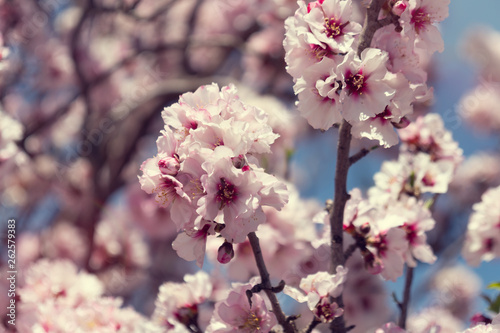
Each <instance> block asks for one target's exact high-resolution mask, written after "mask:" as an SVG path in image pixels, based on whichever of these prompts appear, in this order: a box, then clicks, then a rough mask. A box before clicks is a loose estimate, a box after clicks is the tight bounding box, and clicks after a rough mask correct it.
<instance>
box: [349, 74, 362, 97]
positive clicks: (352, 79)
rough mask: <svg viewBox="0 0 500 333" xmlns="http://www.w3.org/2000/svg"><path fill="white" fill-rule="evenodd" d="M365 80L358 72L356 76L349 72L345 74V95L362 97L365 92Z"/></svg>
mask: <svg viewBox="0 0 500 333" xmlns="http://www.w3.org/2000/svg"><path fill="white" fill-rule="evenodd" d="M365 79H366V77H365V76H364V75H363V74H362V72H361V71H360V72H358V73H357V74H352V73H351V72H347V73H346V79H345V84H346V89H347V94H348V95H349V96H350V95H352V94H355V95H358V96H359V95H362V94H363V93H364V92H366V84H365Z"/></svg>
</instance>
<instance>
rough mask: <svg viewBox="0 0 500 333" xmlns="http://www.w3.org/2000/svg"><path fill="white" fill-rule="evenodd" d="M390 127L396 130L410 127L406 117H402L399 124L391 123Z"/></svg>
mask: <svg viewBox="0 0 500 333" xmlns="http://www.w3.org/2000/svg"><path fill="white" fill-rule="evenodd" d="M392 125H393V126H394V127H396V128H399V129H401V128H405V127H408V125H410V120H409V119H408V118H406V117H403V118H401V120H400V121H399V123H392Z"/></svg>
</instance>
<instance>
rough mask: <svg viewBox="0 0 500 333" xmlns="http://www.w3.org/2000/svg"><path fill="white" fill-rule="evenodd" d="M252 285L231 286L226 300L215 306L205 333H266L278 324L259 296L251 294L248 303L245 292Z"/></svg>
mask: <svg viewBox="0 0 500 333" xmlns="http://www.w3.org/2000/svg"><path fill="white" fill-rule="evenodd" d="M252 287H253V286H252V284H233V289H232V290H231V291H230V292H229V295H228V296H227V298H226V299H225V300H223V301H220V302H217V303H216V304H215V311H214V315H213V317H212V320H211V321H210V324H209V326H208V327H207V329H206V332H207V333H223V332H236V333H253V332H262V333H267V332H269V331H271V329H272V328H273V327H274V326H276V325H277V324H278V322H277V320H276V317H275V316H274V314H273V313H272V312H270V311H269V310H268V309H267V306H266V303H265V302H264V299H263V298H262V297H261V296H260V295H259V294H256V293H254V294H252V305H251V306H250V304H249V303H248V298H247V294H246V291H247V290H250V289H252Z"/></svg>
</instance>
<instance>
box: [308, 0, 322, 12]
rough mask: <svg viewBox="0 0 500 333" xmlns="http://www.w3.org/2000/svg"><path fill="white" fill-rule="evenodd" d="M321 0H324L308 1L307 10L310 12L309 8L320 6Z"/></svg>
mask: <svg viewBox="0 0 500 333" xmlns="http://www.w3.org/2000/svg"><path fill="white" fill-rule="evenodd" d="M323 1H324V0H318V1H315V2H310V3H308V4H307V12H308V13H310V12H311V9H313V8H318V7H319V8H321V5H322V4H323Z"/></svg>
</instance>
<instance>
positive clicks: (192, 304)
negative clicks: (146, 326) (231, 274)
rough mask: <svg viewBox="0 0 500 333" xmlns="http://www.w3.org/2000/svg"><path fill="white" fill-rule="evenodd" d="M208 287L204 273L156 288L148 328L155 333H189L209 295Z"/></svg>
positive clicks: (206, 275) (200, 272) (210, 292)
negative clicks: (155, 297)
mask: <svg viewBox="0 0 500 333" xmlns="http://www.w3.org/2000/svg"><path fill="white" fill-rule="evenodd" d="M212 290H213V287H212V283H211V281H210V277H209V276H208V274H207V273H205V272H203V271H199V272H198V273H196V274H195V275H189V274H188V275H186V276H184V282H183V283H176V282H166V283H164V284H162V285H161V286H160V290H159V292H158V297H157V299H156V302H155V311H154V313H153V315H152V319H151V321H152V327H154V328H155V329H157V330H158V331H159V332H163V331H165V330H167V331H169V330H172V331H174V332H189V330H188V329H187V328H189V327H195V326H196V325H197V324H198V316H199V312H200V310H201V309H200V305H201V304H203V303H204V302H205V301H207V300H209V299H210V297H211V295H212Z"/></svg>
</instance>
